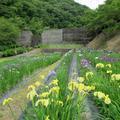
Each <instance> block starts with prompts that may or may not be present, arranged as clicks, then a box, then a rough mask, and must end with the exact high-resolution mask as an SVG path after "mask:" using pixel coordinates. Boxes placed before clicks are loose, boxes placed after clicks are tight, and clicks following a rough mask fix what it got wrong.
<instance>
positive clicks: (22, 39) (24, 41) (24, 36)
mask: <svg viewBox="0 0 120 120" xmlns="http://www.w3.org/2000/svg"><path fill="white" fill-rule="evenodd" d="M32 37H33V34H32V32H31V31H22V32H21V34H20V36H19V39H18V41H17V44H19V45H21V46H26V47H28V46H31V41H32Z"/></svg>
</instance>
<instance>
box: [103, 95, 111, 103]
mask: <svg viewBox="0 0 120 120" xmlns="http://www.w3.org/2000/svg"><path fill="white" fill-rule="evenodd" d="M104 102H105V104H110V103H111V100H110V98H109V96H108V95H106V96H105V100H104Z"/></svg>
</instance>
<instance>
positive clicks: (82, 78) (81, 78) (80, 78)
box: [77, 77, 85, 82]
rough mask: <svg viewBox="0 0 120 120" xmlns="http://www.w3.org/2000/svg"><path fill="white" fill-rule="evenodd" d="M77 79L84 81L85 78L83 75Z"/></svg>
mask: <svg viewBox="0 0 120 120" xmlns="http://www.w3.org/2000/svg"><path fill="white" fill-rule="evenodd" d="M77 80H78V81H79V82H84V80H85V78H84V77H78V78H77Z"/></svg>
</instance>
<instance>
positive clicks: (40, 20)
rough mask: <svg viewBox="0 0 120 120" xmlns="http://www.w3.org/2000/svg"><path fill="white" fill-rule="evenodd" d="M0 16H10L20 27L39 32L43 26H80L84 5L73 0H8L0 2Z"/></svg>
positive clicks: (35, 32)
mask: <svg viewBox="0 0 120 120" xmlns="http://www.w3.org/2000/svg"><path fill="white" fill-rule="evenodd" d="M0 6H2V7H1V11H0V16H4V17H7V18H10V19H11V21H12V22H14V23H16V24H18V26H19V27H20V28H26V27H27V28H29V29H30V30H32V31H33V33H34V34H41V32H42V31H43V29H44V28H46V27H50V28H65V27H80V26H82V25H83V23H82V21H81V20H80V19H81V16H83V15H84V11H85V9H88V8H87V7H85V6H82V5H79V4H77V3H75V2H74V1H73V0H52V1H51V0H46V1H45V0H31V1H29V0H21V1H20V0H10V1H8V2H7V1H5V0H4V1H3V2H0Z"/></svg>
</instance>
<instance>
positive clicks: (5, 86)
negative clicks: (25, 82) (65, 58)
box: [0, 53, 61, 96]
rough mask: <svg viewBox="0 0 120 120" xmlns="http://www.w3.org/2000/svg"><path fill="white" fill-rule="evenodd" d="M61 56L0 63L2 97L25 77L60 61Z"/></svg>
mask: <svg viewBox="0 0 120 120" xmlns="http://www.w3.org/2000/svg"><path fill="white" fill-rule="evenodd" d="M60 57H61V54H59V53H53V54H48V55H42V56H34V57H33V56H31V57H19V58H17V59H15V60H14V59H13V60H10V61H5V62H1V63H0V66H1V67H0V96H2V95H3V94H4V93H5V92H6V91H8V90H10V89H11V88H12V87H14V86H15V85H16V84H17V83H18V82H20V81H21V80H22V79H23V77H25V76H26V75H30V74H31V73H33V72H34V71H35V70H36V69H39V68H43V67H45V66H48V65H50V64H52V63H54V62H55V61H57V60H59V59H60Z"/></svg>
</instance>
